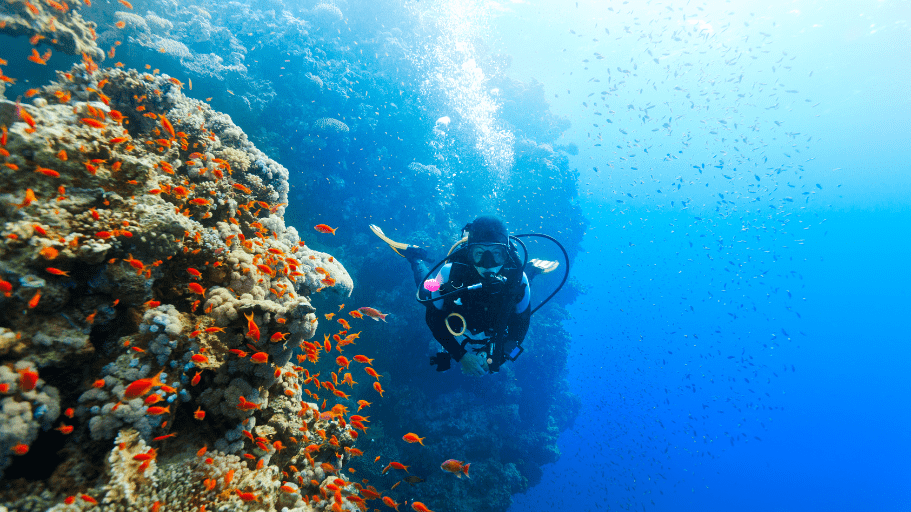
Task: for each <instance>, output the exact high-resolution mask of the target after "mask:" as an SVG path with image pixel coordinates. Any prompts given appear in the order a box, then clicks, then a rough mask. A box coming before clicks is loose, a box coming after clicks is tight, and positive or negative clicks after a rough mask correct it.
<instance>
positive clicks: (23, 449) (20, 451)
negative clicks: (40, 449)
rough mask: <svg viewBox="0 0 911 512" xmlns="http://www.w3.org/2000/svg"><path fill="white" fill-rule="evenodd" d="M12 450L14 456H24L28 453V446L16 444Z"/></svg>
mask: <svg viewBox="0 0 911 512" xmlns="http://www.w3.org/2000/svg"><path fill="white" fill-rule="evenodd" d="M12 450H13V453H15V454H16V455H25V454H26V453H28V445H27V444H24V443H18V444H16V445H15V446H13V448H12Z"/></svg>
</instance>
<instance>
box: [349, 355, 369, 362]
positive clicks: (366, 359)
mask: <svg viewBox="0 0 911 512" xmlns="http://www.w3.org/2000/svg"><path fill="white" fill-rule="evenodd" d="M354 360H355V361H357V362H359V363H364V364H373V359H370V358H369V357H367V356H362V355H356V356H354Z"/></svg>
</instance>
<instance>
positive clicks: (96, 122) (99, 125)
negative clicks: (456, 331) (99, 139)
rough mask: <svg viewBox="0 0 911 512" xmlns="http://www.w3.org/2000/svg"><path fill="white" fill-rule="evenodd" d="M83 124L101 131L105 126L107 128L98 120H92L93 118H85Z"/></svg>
mask: <svg viewBox="0 0 911 512" xmlns="http://www.w3.org/2000/svg"><path fill="white" fill-rule="evenodd" d="M82 122H83V123H84V124H86V125H88V126H91V127H92V128H99V129H101V128H104V127H105V126H107V125H105V124H104V123H102V122H101V121H99V120H97V119H92V118H91V117H83V118H82Z"/></svg>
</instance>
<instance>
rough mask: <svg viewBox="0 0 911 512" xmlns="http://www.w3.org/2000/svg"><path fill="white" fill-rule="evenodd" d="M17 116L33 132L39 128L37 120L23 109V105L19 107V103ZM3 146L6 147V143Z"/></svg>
mask: <svg viewBox="0 0 911 512" xmlns="http://www.w3.org/2000/svg"><path fill="white" fill-rule="evenodd" d="M16 116H18V117H19V119H22V120H23V121H24V122H25V123H26V124H27V125H28V126H29V128H31V129H32V130H34V129H35V126H37V124H36V123H35V119H34V118H33V117H32V116H31V114H29V113H28V112H27V111H26V110H25V109H24V108H22V106H21V105H19V102H18V101H17V102H16ZM3 145H4V146H5V145H6V143H4V144H3Z"/></svg>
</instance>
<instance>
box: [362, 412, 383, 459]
mask: <svg viewBox="0 0 911 512" xmlns="http://www.w3.org/2000/svg"><path fill="white" fill-rule="evenodd" d="M371 405H373V404H371V403H370V402H368V401H366V400H358V401H357V410H358V412H360V410H361V409H363V408H364V407H370V406H371ZM377 459H379V457H377ZM374 462H376V461H374Z"/></svg>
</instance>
